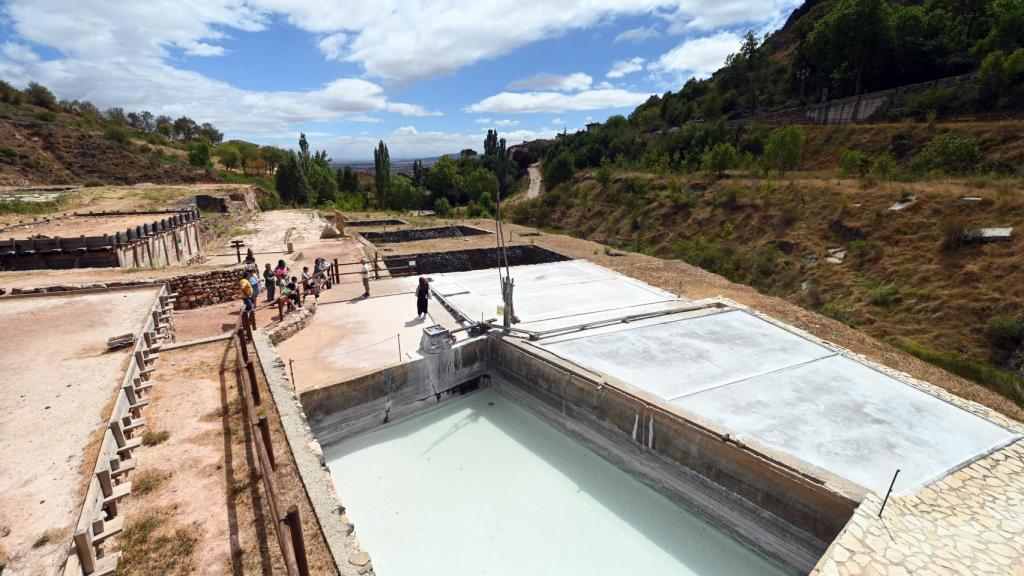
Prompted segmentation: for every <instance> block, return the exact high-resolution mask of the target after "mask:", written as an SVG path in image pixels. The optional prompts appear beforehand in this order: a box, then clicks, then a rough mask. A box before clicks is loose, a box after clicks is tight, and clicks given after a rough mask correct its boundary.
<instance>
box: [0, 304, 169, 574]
mask: <svg viewBox="0 0 1024 576" xmlns="http://www.w3.org/2000/svg"><path fill="white" fill-rule="evenodd" d="M158 293H159V289H158V288H145V289H134V290H120V291H111V292H99V293H94V294H82V295H60V296H39V297H29V298H4V299H0V326H2V327H3V329H2V330H0V366H3V377H2V378H0V414H2V415H3V417H2V418H0V471H2V472H0V494H2V495H3V498H0V519H2V520H0V523H2V524H3V525H4V526H5V527H6V530H5V531H0V547H4V548H6V549H7V555H8V558H9V560H10V564H9V566H8V567H9V568H10V569H11V571H12V572H17V573H19V574H21V573H25V574H54V573H57V571H58V567H59V566H60V565H61V564H62V563H63V562H64V559H65V558H66V555H61V554H60V552H63V551H64V550H65V546H66V545H67V542H68V537H69V535H70V531H71V528H72V527H73V526H74V524H75V522H76V521H77V520H78V513H79V510H80V507H81V498H82V497H83V496H84V489H85V486H86V482H87V481H88V479H89V474H91V473H92V466H93V463H94V462H95V458H96V450H97V449H98V446H99V441H100V438H101V436H99V435H98V431H102V430H103V427H104V426H105V425H106V421H107V418H108V417H109V416H110V406H111V403H112V402H113V400H114V397H115V396H114V395H115V393H116V392H117V390H118V389H119V388H120V385H121V380H122V378H124V373H125V369H126V367H127V363H128V358H129V355H130V352H131V351H130V350H129V349H124V350H120V351H116V352H107V349H106V344H107V339H108V338H110V337H112V336H118V335H121V334H127V333H136V332H138V331H139V330H140V329H141V328H142V325H143V323H144V322H145V320H146V318H147V316H148V315H149V312H150V309H151V307H152V306H153V304H154V303H155V302H156V297H157V294H158ZM8 531H9V533H8ZM44 534H47V535H49V538H48V540H49V543H46V541H45V540H42V542H43V543H42V544H40V545H39V546H36V545H35V543H36V542H37V541H38V540H40V539H41V537H42V536H43V535H44Z"/></svg>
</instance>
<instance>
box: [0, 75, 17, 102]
mask: <svg viewBox="0 0 1024 576" xmlns="http://www.w3.org/2000/svg"><path fill="white" fill-rule="evenodd" d="M0 102H3V103H5V104H21V91H19V90H18V89H17V88H15V87H14V86H12V85H11V84H10V83H8V82H5V81H3V80H0Z"/></svg>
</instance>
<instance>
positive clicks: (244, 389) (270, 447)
mask: <svg viewBox="0 0 1024 576" xmlns="http://www.w3.org/2000/svg"><path fill="white" fill-rule="evenodd" d="M255 329H256V316H255V315H254V314H253V313H252V312H244V311H243V312H242V314H241V315H240V317H239V321H238V325H237V326H236V329H235V333H234V336H233V337H232V343H233V345H234V347H235V370H236V372H237V373H238V394H239V396H241V399H242V413H243V416H244V418H245V421H246V424H247V425H248V426H250V434H249V435H248V436H249V438H251V439H252V442H253V445H254V447H255V452H256V461H257V462H258V463H259V472H260V477H261V478H262V480H263V490H264V491H265V492H266V494H267V499H268V500H269V501H270V513H271V515H272V516H273V523H274V532H275V534H276V535H277V543H278V545H279V546H280V547H281V556H282V558H283V559H284V567H285V571H286V573H287V574H288V576H309V563H308V562H307V560H306V545H305V542H304V539H303V537H302V520H301V518H300V516H299V507H298V506H297V505H295V504H292V505H291V506H288V508H287V509H285V508H284V506H283V504H282V503H281V497H280V492H279V490H278V483H277V459H276V458H275V457H274V443H273V439H272V438H271V436H270V423H269V421H268V420H267V417H266V416H258V417H257V416H256V413H257V412H256V408H257V407H258V406H261V405H262V402H263V398H262V397H261V395H260V389H259V381H258V380H257V378H256V365H255V364H254V363H253V361H252V359H250V358H249V348H248V344H250V343H252V332H253V330H255ZM282 510H283V511H284V513H282Z"/></svg>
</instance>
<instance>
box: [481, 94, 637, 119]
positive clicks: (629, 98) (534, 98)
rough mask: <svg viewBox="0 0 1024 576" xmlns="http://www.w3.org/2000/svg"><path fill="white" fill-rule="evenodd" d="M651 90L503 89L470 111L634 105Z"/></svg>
mask: <svg viewBox="0 0 1024 576" xmlns="http://www.w3.org/2000/svg"><path fill="white" fill-rule="evenodd" d="M649 97H650V94H645V93H639V92H629V91H627V90H620V89H610V90H583V91H581V92H576V93H574V94H566V93H564V92H501V93H499V94H495V95H494V96H489V97H487V98H484V99H483V100H481V101H479V102H476V103H474V104H470V105H469V106H467V107H466V108H465V111H466V112H470V113H481V112H484V113H487V112H490V113H498V114H524V113H532V112H566V111H573V110H603V109H607V108H626V107H633V106H636V105H638V104H640V103H641V102H643V101H644V100H647V98H649Z"/></svg>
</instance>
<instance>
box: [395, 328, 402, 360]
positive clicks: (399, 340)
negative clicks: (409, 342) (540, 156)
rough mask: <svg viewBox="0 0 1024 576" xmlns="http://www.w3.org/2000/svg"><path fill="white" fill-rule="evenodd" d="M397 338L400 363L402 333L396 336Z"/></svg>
mask: <svg viewBox="0 0 1024 576" xmlns="http://www.w3.org/2000/svg"><path fill="white" fill-rule="evenodd" d="M395 338H398V362H399V363H401V362H402V333H401V332H399V333H398V334H395Z"/></svg>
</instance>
